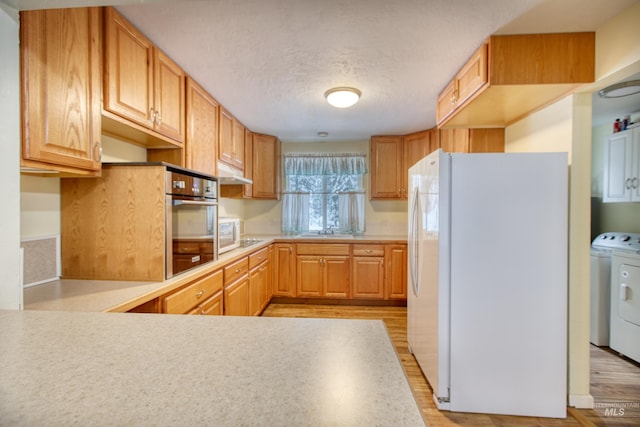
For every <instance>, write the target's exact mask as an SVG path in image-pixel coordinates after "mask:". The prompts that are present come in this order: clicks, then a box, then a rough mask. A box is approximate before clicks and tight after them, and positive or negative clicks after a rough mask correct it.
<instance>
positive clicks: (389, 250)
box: [384, 245, 407, 299]
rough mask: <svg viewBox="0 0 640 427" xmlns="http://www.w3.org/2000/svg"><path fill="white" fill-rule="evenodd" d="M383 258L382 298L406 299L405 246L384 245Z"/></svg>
mask: <svg viewBox="0 0 640 427" xmlns="http://www.w3.org/2000/svg"><path fill="white" fill-rule="evenodd" d="M384 258H385V271H384V275H385V276H384V282H385V289H384V298H385V299H407V245H386V246H385V253H384Z"/></svg>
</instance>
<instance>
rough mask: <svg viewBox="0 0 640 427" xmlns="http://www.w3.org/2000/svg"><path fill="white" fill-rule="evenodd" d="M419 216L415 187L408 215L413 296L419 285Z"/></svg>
mask: <svg viewBox="0 0 640 427" xmlns="http://www.w3.org/2000/svg"><path fill="white" fill-rule="evenodd" d="M419 214H420V191H419V188H418V187H417V186H416V187H415V188H414V191H413V194H412V200H411V211H410V215H409V245H410V249H409V273H410V274H411V283H412V285H413V294H414V295H416V296H418V292H419V291H420V285H419V283H418V256H419V255H418V250H419V241H418V238H419V236H420V234H419V233H420V228H419V223H418V215H419Z"/></svg>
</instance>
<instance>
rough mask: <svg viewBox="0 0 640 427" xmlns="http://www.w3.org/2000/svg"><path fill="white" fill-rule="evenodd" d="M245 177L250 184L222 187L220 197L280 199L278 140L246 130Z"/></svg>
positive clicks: (274, 137)
mask: <svg viewBox="0 0 640 427" xmlns="http://www.w3.org/2000/svg"><path fill="white" fill-rule="evenodd" d="M244 147H245V149H244V155H245V162H244V177H245V178H248V179H251V180H252V181H253V184H244V185H242V184H234V185H229V184H226V185H223V186H221V190H220V194H221V195H222V197H231V198H245V199H247V198H249V199H262V200H265V199H272V200H277V199H279V198H280V164H281V159H280V140H279V139H278V137H276V136H272V135H265V134H261V133H253V132H250V131H249V130H248V129H245V141H244Z"/></svg>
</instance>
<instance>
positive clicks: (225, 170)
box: [218, 162, 253, 185]
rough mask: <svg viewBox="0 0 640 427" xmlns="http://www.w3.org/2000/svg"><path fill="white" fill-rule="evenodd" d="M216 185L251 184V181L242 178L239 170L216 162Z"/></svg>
mask: <svg viewBox="0 0 640 427" xmlns="http://www.w3.org/2000/svg"><path fill="white" fill-rule="evenodd" d="M218 184H220V185H243V184H253V181H251V180H250V179H248V178H245V177H244V176H242V171H241V170H240V169H235V168H232V167H231V166H228V165H226V164H224V163H221V162H218Z"/></svg>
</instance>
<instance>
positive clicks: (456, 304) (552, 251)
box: [407, 150, 568, 418]
mask: <svg viewBox="0 0 640 427" xmlns="http://www.w3.org/2000/svg"><path fill="white" fill-rule="evenodd" d="M567 181H568V168H567V155H566V153H514V154H504V153H483V154H449V153H445V152H443V151H442V150H438V151H436V152H434V153H432V154H430V155H429V156H427V157H425V158H424V159H422V160H421V161H419V162H418V163H416V164H415V165H414V166H413V167H411V168H410V169H409V189H410V193H409V274H408V276H409V286H410V289H409V292H408V325H407V326H408V339H409V347H410V350H411V351H412V353H413V354H414V356H415V358H416V359H417V361H418V363H419V365H420V367H421V369H422V371H423V372H424V374H425V376H426V378H427V380H428V381H429V384H430V385H431V387H432V389H433V392H434V396H433V397H434V400H435V402H436V405H437V406H438V408H439V409H443V410H451V411H460V412H480V413H496V414H510V415H528V416H541V417H558V418H564V417H566V395H567V379H566V378H567V368H566V366H567V233H568V228H567V227H568V226H567V222H568V219H567V215H568V207H567V205H568V197H567V194H568V193H567V186H568V183H567Z"/></svg>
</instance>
